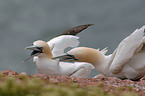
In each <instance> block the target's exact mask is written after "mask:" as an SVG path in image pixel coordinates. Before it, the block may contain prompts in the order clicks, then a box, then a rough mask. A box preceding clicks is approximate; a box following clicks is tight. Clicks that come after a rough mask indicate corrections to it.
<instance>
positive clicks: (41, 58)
mask: <svg viewBox="0 0 145 96" xmlns="http://www.w3.org/2000/svg"><path fill="white" fill-rule="evenodd" d="M68 37H69V38H68ZM71 37H72V38H70V35H65V36H63V35H62V36H59V37H56V38H63V39H64V42H61V43H62V46H61V45H60V47H59V46H58V47H57V48H58V50H59V49H60V50H62V49H63V43H65V42H68V41H69V39H72V40H71V41H73V42H75V43H74V45H75V46H76V45H78V40H77V39H78V37H76V36H71ZM54 39H55V38H54ZM59 41H61V40H59ZM65 44H67V43H65ZM74 45H73V44H72V46H74ZM54 48H56V46H55V47H54ZM26 49H30V50H33V52H32V53H31V56H30V57H34V56H35V57H34V62H35V63H36V66H37V69H38V73H40V74H45V75H47V76H64V75H67V76H75V77H79V78H83V77H88V76H89V74H90V73H91V70H92V68H93V66H92V65H91V64H89V63H67V62H59V60H53V59H52V58H53V55H52V52H51V49H50V47H49V45H48V44H47V42H44V41H42V40H38V41H35V42H34V43H33V46H29V47H26ZM56 52H58V51H56ZM54 54H55V53H54ZM56 56H57V55H56Z"/></svg>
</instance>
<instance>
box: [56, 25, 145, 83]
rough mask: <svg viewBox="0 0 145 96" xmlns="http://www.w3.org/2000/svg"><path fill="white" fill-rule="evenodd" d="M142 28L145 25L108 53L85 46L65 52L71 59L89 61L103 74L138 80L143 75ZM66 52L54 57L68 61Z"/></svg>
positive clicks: (144, 55) (143, 43) (144, 56)
mask: <svg viewBox="0 0 145 96" xmlns="http://www.w3.org/2000/svg"><path fill="white" fill-rule="evenodd" d="M144 30H145V26H143V27H142V28H140V29H136V30H135V31H134V32H133V33H132V34H131V35H129V36H128V37H126V38H125V39H124V40H122V41H121V43H120V44H119V45H118V47H117V48H116V49H115V51H114V52H113V53H112V54H110V55H104V54H103V53H102V52H101V51H99V50H96V49H93V48H87V47H77V48H74V49H72V50H70V51H68V52H67V54H68V55H69V57H72V58H71V61H80V62H88V63H91V64H92V65H94V67H95V68H96V70H97V71H98V72H100V73H101V74H103V75H104V76H108V77H118V78H120V79H127V78H128V79H130V80H139V79H140V78H141V77H143V76H144V75H145V36H144ZM67 54H66V55H62V56H58V57H55V59H56V58H57V59H58V58H59V59H60V61H70V60H68V59H67V58H68V56H67ZM73 58H75V59H73Z"/></svg>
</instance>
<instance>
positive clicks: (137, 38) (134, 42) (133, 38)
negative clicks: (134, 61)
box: [110, 26, 145, 74]
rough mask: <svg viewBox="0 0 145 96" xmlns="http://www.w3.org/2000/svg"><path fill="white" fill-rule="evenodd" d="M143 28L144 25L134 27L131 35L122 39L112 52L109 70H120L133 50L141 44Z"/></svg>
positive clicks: (113, 71)
mask: <svg viewBox="0 0 145 96" xmlns="http://www.w3.org/2000/svg"><path fill="white" fill-rule="evenodd" d="M144 29H145V26H143V27H142V28H140V29H136V30H135V31H134V32H133V33H132V34H131V35H129V36H128V37H126V38H125V39H124V40H122V41H121V43H120V44H119V46H118V47H117V48H116V50H115V51H114V52H113V54H112V63H111V66H110V70H111V72H112V73H113V74H117V73H119V72H120V71H121V70H122V67H123V66H124V65H125V64H126V63H127V62H128V61H129V60H130V59H131V58H132V56H133V55H134V52H135V51H136V50H137V48H139V46H140V44H142V41H143V36H144ZM142 45H143V44H142Z"/></svg>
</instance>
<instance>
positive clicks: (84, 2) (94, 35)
mask: <svg viewBox="0 0 145 96" xmlns="http://www.w3.org/2000/svg"><path fill="white" fill-rule="evenodd" d="M89 23H91V24H94V25H93V26H91V27H89V28H88V29H86V30H84V31H83V32H82V33H80V34H78V35H77V36H79V37H80V46H87V47H92V48H101V49H102V48H104V47H106V46H107V47H108V49H109V51H108V52H107V54H110V53H112V52H113V51H114V49H115V48H116V47H117V46H118V44H119V43H120V41H121V40H122V39H124V38H125V37H126V36H128V35H129V34H131V33H132V32H133V31H134V30H135V29H136V28H140V27H142V26H143V25H145V0H0V33H1V34H0V71H3V70H6V69H11V70H13V71H17V72H18V73H21V72H26V73H27V74H35V73H37V69H36V65H35V64H33V62H32V59H31V60H29V61H27V62H25V63H22V61H23V60H24V59H26V58H27V57H28V56H29V55H30V51H25V50H24V48H25V47H26V46H29V45H32V42H33V41H35V40H38V39H41V40H44V41H48V40H50V39H52V38H53V37H55V36H57V35H58V34H60V33H61V32H63V31H65V30H67V29H70V28H72V27H75V26H78V25H82V24H89ZM95 74H96V73H95V72H93V75H95Z"/></svg>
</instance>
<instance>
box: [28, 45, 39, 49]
mask: <svg viewBox="0 0 145 96" xmlns="http://www.w3.org/2000/svg"><path fill="white" fill-rule="evenodd" d="M27 49H29V50H35V49H37V46H35V45H33V46H28V47H26V48H25V50H27Z"/></svg>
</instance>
